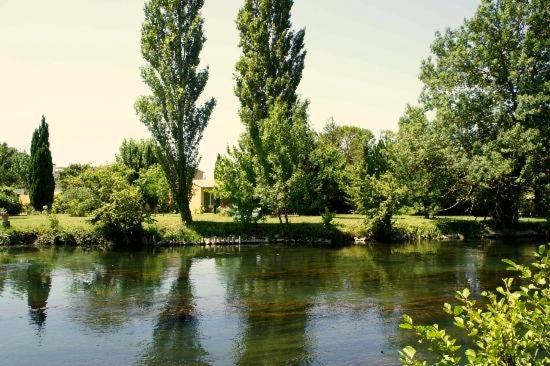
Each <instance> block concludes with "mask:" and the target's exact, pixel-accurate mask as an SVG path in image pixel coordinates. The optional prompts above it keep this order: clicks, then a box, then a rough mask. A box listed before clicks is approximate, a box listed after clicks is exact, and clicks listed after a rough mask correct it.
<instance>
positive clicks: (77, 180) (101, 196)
mask: <svg viewBox="0 0 550 366" xmlns="http://www.w3.org/2000/svg"><path fill="white" fill-rule="evenodd" d="M132 174H133V171H132V170H131V169H130V168H127V167H126V166H124V165H121V164H113V165H106V166H101V167H97V168H86V169H84V170H82V172H81V173H80V174H78V175H76V176H74V177H67V178H66V180H65V182H64V185H65V190H64V191H63V192H61V193H60V194H58V195H57V197H56V201H55V204H54V207H53V210H54V211H55V212H57V213H67V214H69V215H71V216H87V215H90V214H92V213H93V212H94V211H95V210H97V209H99V208H100V207H101V206H102V205H103V204H104V203H105V202H109V201H110V199H111V196H112V195H113V194H114V193H115V192H117V191H119V190H123V189H126V188H128V187H129V186H130V180H131V177H132Z"/></svg>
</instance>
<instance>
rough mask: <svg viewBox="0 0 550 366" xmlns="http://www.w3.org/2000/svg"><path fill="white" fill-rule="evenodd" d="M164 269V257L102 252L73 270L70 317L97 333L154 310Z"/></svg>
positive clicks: (165, 263)
mask: <svg viewBox="0 0 550 366" xmlns="http://www.w3.org/2000/svg"><path fill="white" fill-rule="evenodd" d="M167 267H168V259H167V257H166V256H164V255H156V254H154V253H146V252H143V253H118V252H105V253H101V254H99V255H97V257H96V258H95V260H94V261H93V262H92V263H88V264H86V265H84V267H80V268H78V269H74V273H73V274H74V277H73V282H72V285H71V293H72V295H73V296H71V299H70V301H71V310H72V317H73V318H74V319H75V320H76V321H78V322H81V323H83V324H84V325H86V326H87V327H89V328H90V329H92V330H95V331H98V332H105V331H110V330H111V329H112V328H113V329H114V328H119V327H121V326H123V325H125V324H126V323H128V322H130V321H132V320H134V319H135V318H136V317H141V316H143V315H144V314H147V313H148V312H149V311H151V310H152V309H154V308H155V305H157V303H158V298H157V295H158V291H159V289H161V288H162V283H163V278H164V275H165V272H166V270H167Z"/></svg>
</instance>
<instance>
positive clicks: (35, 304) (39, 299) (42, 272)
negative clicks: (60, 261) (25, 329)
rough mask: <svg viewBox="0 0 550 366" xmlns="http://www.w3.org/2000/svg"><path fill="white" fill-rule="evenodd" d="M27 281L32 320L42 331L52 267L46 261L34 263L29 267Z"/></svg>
mask: <svg viewBox="0 0 550 366" xmlns="http://www.w3.org/2000/svg"><path fill="white" fill-rule="evenodd" d="M26 283H27V304H28V305H29V316H30V321H31V322H32V323H33V324H35V325H36V327H37V330H38V331H39V332H40V331H41V330H42V329H43V327H44V323H45V322H46V316H47V315H46V309H47V305H48V297H49V296H50V289H51V285H52V278H51V269H50V268H49V266H48V265H46V264H44V263H32V264H31V265H30V266H29V267H28V268H27V279H26Z"/></svg>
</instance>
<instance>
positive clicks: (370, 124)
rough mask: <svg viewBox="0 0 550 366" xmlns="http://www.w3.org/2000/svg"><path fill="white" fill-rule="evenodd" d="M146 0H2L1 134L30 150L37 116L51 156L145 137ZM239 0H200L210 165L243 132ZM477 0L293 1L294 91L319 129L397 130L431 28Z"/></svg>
mask: <svg viewBox="0 0 550 366" xmlns="http://www.w3.org/2000/svg"><path fill="white" fill-rule="evenodd" d="M143 3H144V2H143V0H48V1H44V0H0V142H4V141H5V142H7V143H8V144H9V145H11V146H14V147H17V148H19V149H25V150H27V151H28V149H29V145H30V139H31V134H32V131H33V130H34V128H36V126H37V125H38V123H39V122H40V117H41V115H42V114H45V115H46V118H47V121H48V123H49V124H50V143H51V149H52V155H53V159H54V163H55V164H57V165H58V166H66V165H68V164H69V163H76V162H79V163H93V164H101V163H105V162H110V161H113V160H114V156H115V154H116V152H117V150H118V147H119V145H120V143H121V142H122V140H123V139H124V138H143V137H147V136H149V133H148V131H147V130H146V128H145V127H144V126H142V125H141V123H140V122H139V120H138V118H137V117H136V114H135V112H134V108H133V105H134V101H135V99H136V98H137V97H138V96H139V95H142V94H147V93H148V90H147V88H146V87H145V86H144V85H143V84H142V82H141V79H140V76H139V67H140V65H141V64H142V59H141V54H140V51H139V39H140V27H141V23H142V21H143ZM241 3H242V2H241V0H205V7H204V9H203V15H204V17H205V21H206V26H205V30H206V36H207V38H208V41H207V43H206V45H205V49H204V52H203V54H202V61H203V63H204V64H205V65H209V66H210V80H209V83H208V86H207V88H206V91H205V94H204V96H213V97H215V98H216V99H217V100H218V105H217V107H216V109H215V111H214V113H213V116H212V119H211V121H210V125H209V126H208V128H207V130H206V132H205V136H204V139H203V141H202V143H201V148H200V151H201V155H202V157H203V158H202V162H201V168H202V169H203V170H205V171H206V172H207V174H208V175H210V176H211V175H212V171H213V167H214V162H215V159H216V156H217V154H218V153H224V152H225V150H226V147H227V146H228V145H233V144H234V143H235V141H236V140H237V138H238V136H239V135H240V134H241V133H242V131H243V127H242V125H241V123H240V121H239V119H238V116H237V111H238V107H239V105H238V101H237V99H236V97H235V96H234V94H233V73H234V66H235V63H236V61H237V59H238V57H239V49H238V47H237V44H238V33H237V31H236V29H235V22H234V19H235V16H236V14H237V10H238V9H239V7H240V5H241ZM477 4H478V0H414V1H411V0H295V6H294V11H293V23H294V26H295V28H302V27H305V28H306V48H307V51H308V55H307V59H306V68H305V71H304V77H303V80H302V84H301V86H300V93H301V94H302V96H303V97H305V98H307V99H309V100H310V101H311V105H310V117H311V118H310V120H311V125H312V126H313V128H314V129H316V130H320V129H322V127H323V126H324V124H325V122H326V121H327V119H328V118H329V117H331V116H332V117H334V118H335V120H336V121H337V122H338V123H339V124H353V125H357V126H360V127H364V128H368V129H371V130H372V131H373V132H374V133H375V134H377V133H379V132H380V131H382V130H387V129H395V128H396V127H397V121H398V118H399V116H400V115H401V114H402V112H403V110H404V107H405V105H406V103H414V102H416V100H417V98H418V94H419V91H420V88H421V85H420V82H419V81H418V73H419V67H420V63H421V60H422V59H423V58H425V57H426V56H427V55H428V54H429V45H430V43H431V42H432V40H433V37H434V33H435V31H436V30H444V29H445V28H446V27H448V26H453V27H454V26H457V25H459V24H461V23H462V21H463V19H464V18H465V17H469V16H471V15H472V14H473V13H474V11H475V8H476V6H477Z"/></svg>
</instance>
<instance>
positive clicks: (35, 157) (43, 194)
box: [29, 116, 55, 210]
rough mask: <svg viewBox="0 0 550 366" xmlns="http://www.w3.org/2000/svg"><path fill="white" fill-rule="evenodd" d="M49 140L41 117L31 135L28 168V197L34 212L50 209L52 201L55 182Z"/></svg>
mask: <svg viewBox="0 0 550 366" xmlns="http://www.w3.org/2000/svg"><path fill="white" fill-rule="evenodd" d="M49 138H50V133H49V128H48V124H47V123H46V117H44V116H42V121H41V123H40V125H39V126H38V128H37V129H36V130H35V131H34V133H33V135H32V142H31V158H30V168H29V196H30V200H31V204H32V206H33V207H34V208H35V209H36V210H42V209H43V208H44V207H50V208H51V206H52V203H53V199H54V191H55V180H54V177H53V163H52V154H51V152H50V141H49Z"/></svg>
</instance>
